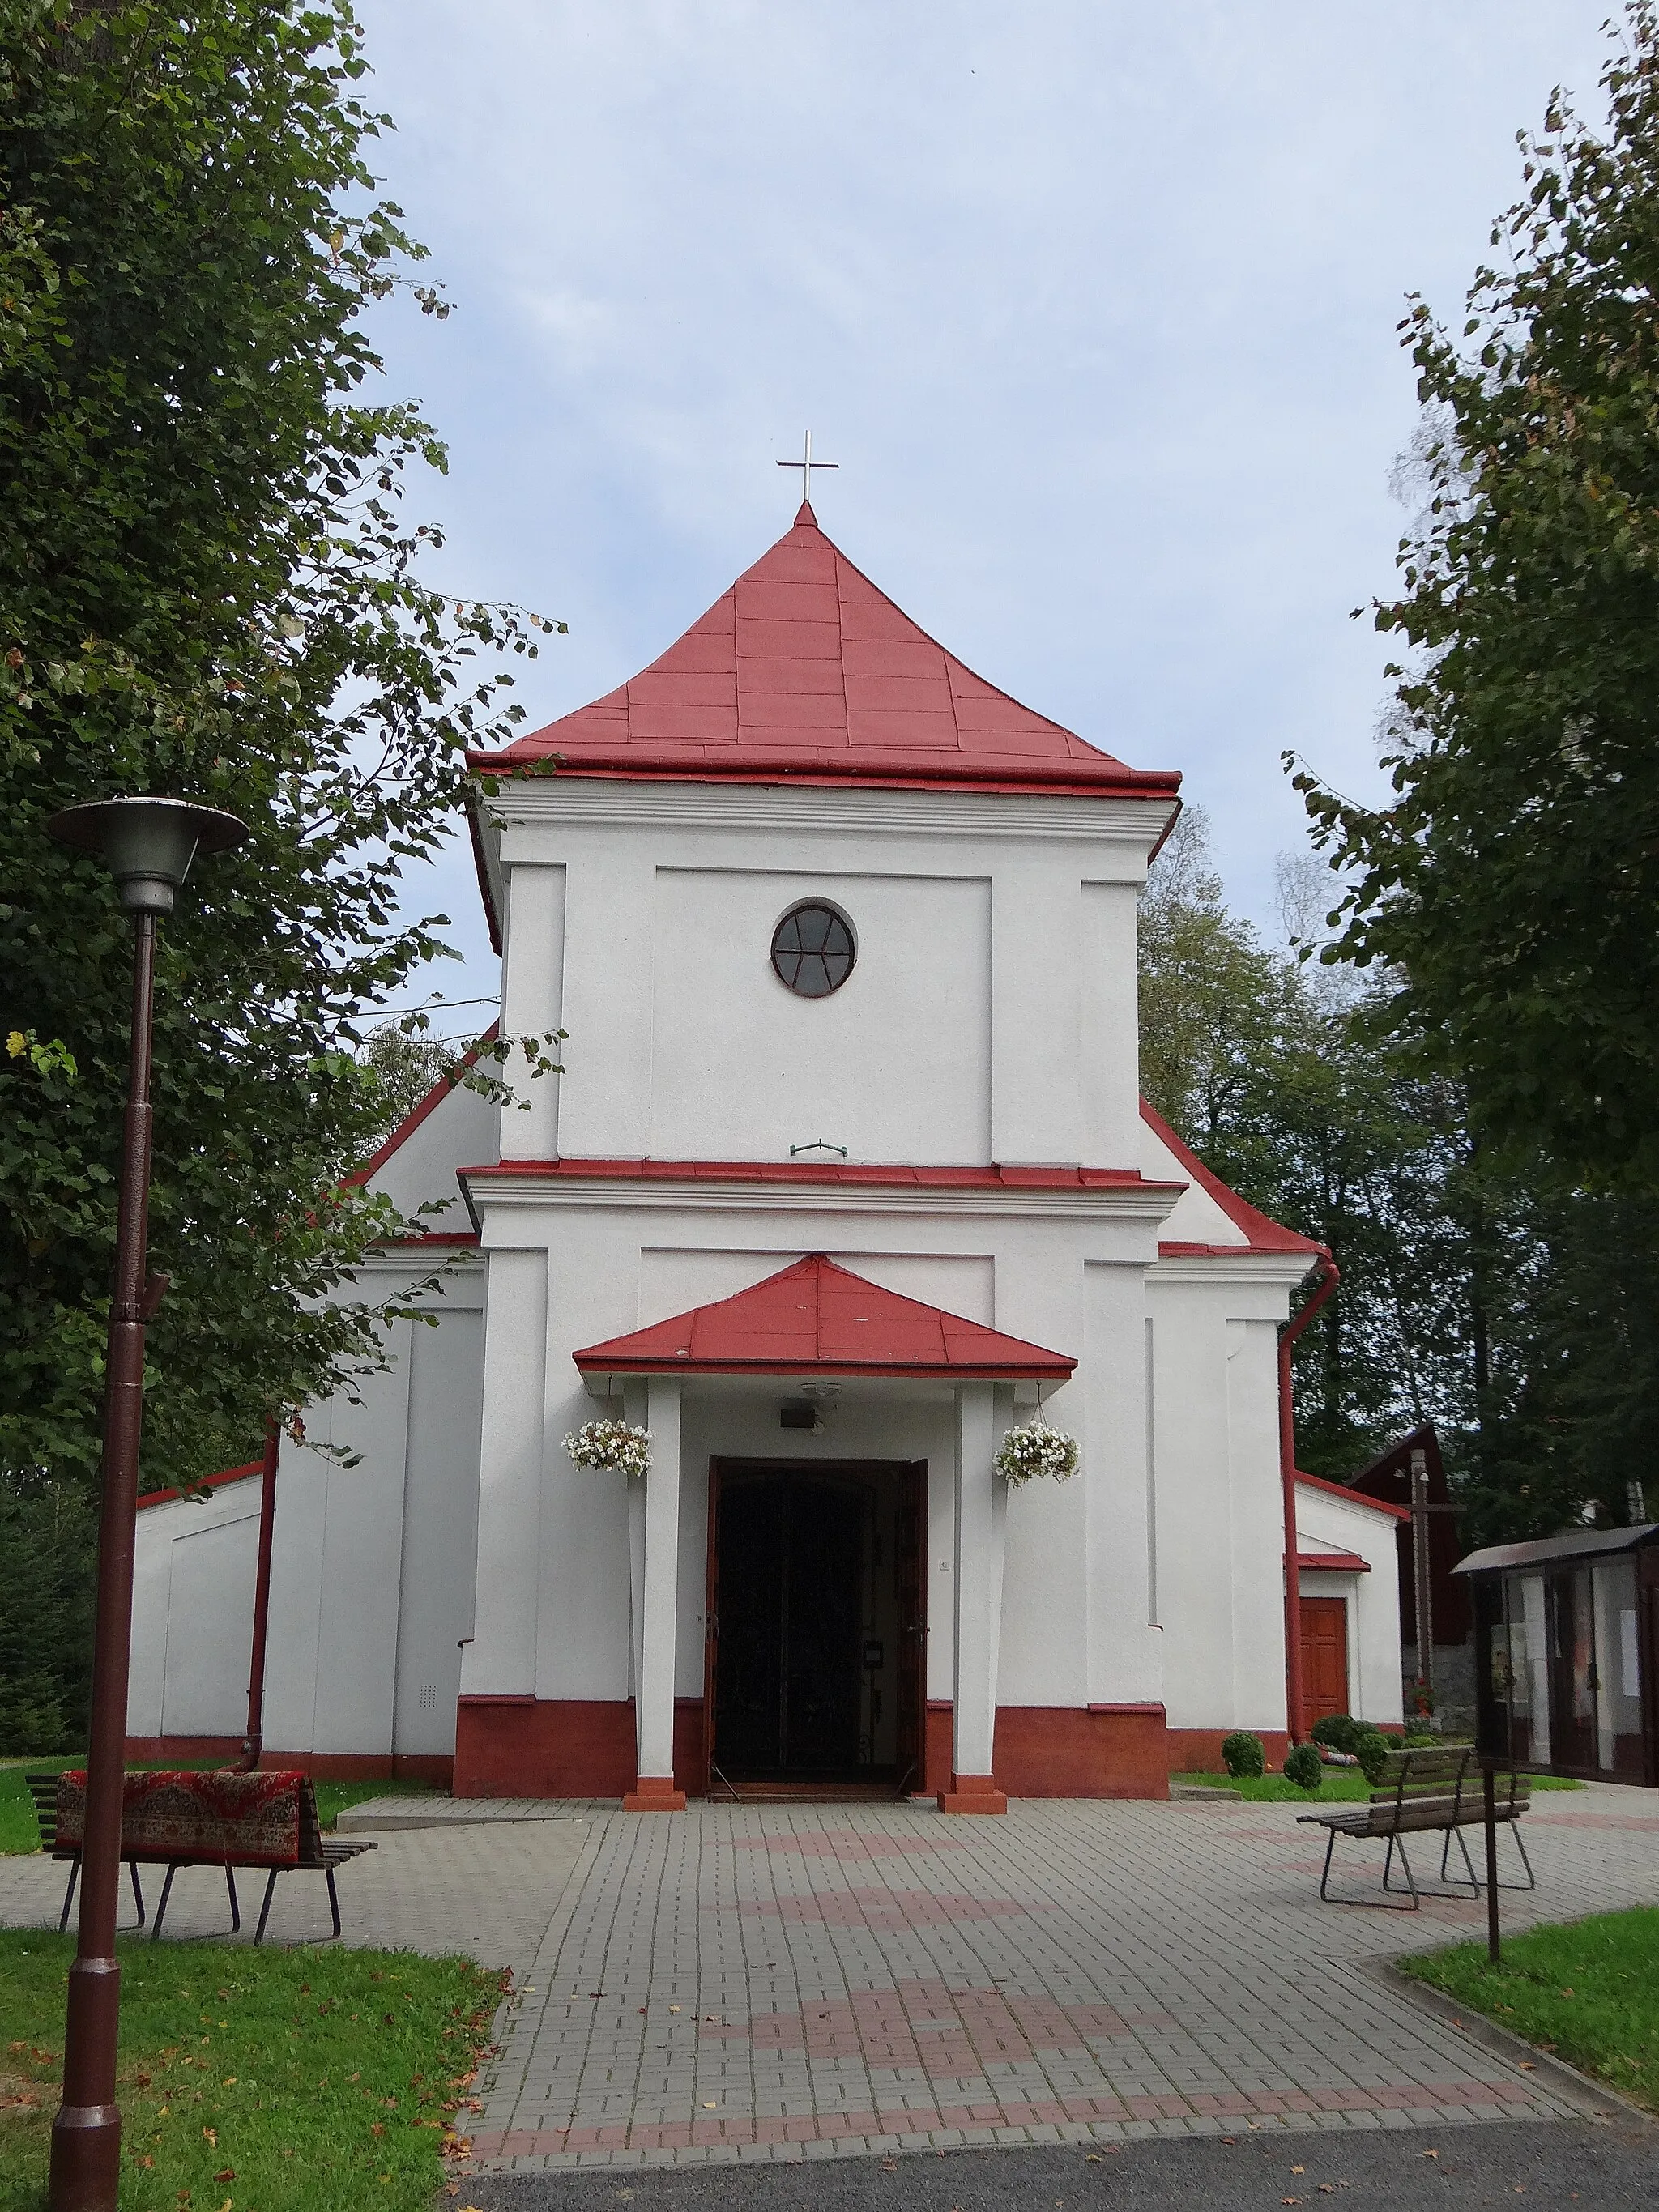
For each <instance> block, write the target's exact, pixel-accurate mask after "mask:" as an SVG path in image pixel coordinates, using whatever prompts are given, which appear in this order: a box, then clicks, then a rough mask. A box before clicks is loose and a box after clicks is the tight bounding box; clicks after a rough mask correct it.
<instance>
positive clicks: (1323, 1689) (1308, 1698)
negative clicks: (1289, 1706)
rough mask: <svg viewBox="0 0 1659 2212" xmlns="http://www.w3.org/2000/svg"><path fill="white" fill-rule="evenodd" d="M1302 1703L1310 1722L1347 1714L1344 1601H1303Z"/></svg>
mask: <svg viewBox="0 0 1659 2212" xmlns="http://www.w3.org/2000/svg"><path fill="white" fill-rule="evenodd" d="M1302 1701H1303V1704H1304V1706H1305V1708H1306V1716H1305V1717H1306V1719H1307V1720H1308V1722H1309V1723H1313V1722H1314V1721H1322V1720H1325V1719H1328V1717H1329V1716H1330V1715H1331V1714H1332V1713H1346V1711H1348V1601H1347V1600H1346V1598H1342V1597H1304V1599H1303V1601H1302Z"/></svg>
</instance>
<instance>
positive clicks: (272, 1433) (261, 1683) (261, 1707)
mask: <svg viewBox="0 0 1659 2212" xmlns="http://www.w3.org/2000/svg"><path fill="white" fill-rule="evenodd" d="M282 1449H283V1436H282V1431H281V1430H280V1429H279V1428H278V1427H277V1426H276V1423H275V1422H274V1421H271V1422H269V1423H267V1425H266V1427H265V1457H264V1467H263V1468H262V1469H261V1471H260V1473H261V1480H260V1488H259V1564H258V1568H257V1569H256V1571H255V1573H254V1578H253V1650H252V1654H251V1656H250V1658H249V1661H248V1676H247V1734H246V1735H245V1736H244V1737H243V1739H242V1759H241V1770H240V1771H242V1772H243V1773H244V1774H252V1771H253V1770H254V1769H255V1768H256V1767H257V1766H258V1764H259V1753H261V1752H262V1751H263V1750H264V1719H265V1628H266V1626H267V1624H268V1622H269V1620H270V1539H271V1532H272V1530H273V1528H275V1526H276V1462H277V1460H278V1458H279V1457H280V1456H281V1454H282Z"/></svg>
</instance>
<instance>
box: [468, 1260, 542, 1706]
mask: <svg viewBox="0 0 1659 2212" xmlns="http://www.w3.org/2000/svg"><path fill="white" fill-rule="evenodd" d="M483 1372H484V1382H483V1433H482V1436H481V1438H480V1442H479V1448H478V1567H477V1594H476V1597H475V1600H474V1607H473V1622H472V1641H471V1643H470V1644H468V1645H467V1647H466V1649H465V1651H464V1652H463V1654H462V1657H461V1695H462V1697H463V1699H466V1698H474V1697H493V1698H507V1699H514V1698H528V1697H533V1695H534V1694H535V1689H536V1612H537V1603H538V1595H539V1578H540V1572H541V1522H542V1456H543V1445H544V1430H545V1426H546V1409H545V1393H546V1376H547V1254H546V1253H545V1252H544V1251H542V1252H514V1251H505V1250H496V1251H492V1252H491V1253H490V1255H489V1288H488V1290H487V1291H486V1293H485V1304H484V1360H483Z"/></svg>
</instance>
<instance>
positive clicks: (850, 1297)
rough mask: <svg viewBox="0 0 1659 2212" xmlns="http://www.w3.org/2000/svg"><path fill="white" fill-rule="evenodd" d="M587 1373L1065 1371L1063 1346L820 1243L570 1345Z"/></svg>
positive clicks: (996, 1378) (1033, 1376)
mask: <svg viewBox="0 0 1659 2212" xmlns="http://www.w3.org/2000/svg"><path fill="white" fill-rule="evenodd" d="M575 1358H576V1364H577V1366H578V1367H579V1368H580V1370H581V1371H582V1373H583V1374H584V1375H606V1374H609V1375H647V1374H649V1375H668V1374H674V1373H677V1372H681V1371H684V1372H689V1373H691V1374H702V1375H802V1374H809V1373H810V1374H817V1375H927V1376H942V1377H945V1378H946V1379H948V1380H950V1381H952V1382H957V1383H987V1382H990V1383H1025V1382H1032V1381H1036V1382H1048V1383H1064V1382H1066V1380H1067V1379H1068V1378H1069V1377H1070V1376H1071V1375H1072V1373H1073V1370H1074V1369H1075V1368H1076V1366H1077V1362H1076V1360H1075V1359H1071V1358H1067V1357H1066V1354H1065V1353H1064V1352H1048V1351H1045V1350H1044V1349H1043V1347H1042V1346H1041V1345H1040V1344H1025V1343H1024V1342H1022V1341H1021V1340H1020V1339H1019V1338H1018V1337H1017V1336H1004V1335H1003V1334H1001V1332H1000V1330H997V1329H994V1328H983V1327H981V1324H980V1323H979V1322H974V1321H963V1318H962V1317H961V1316H960V1315H959V1314H949V1313H944V1312H941V1311H940V1310H939V1307H937V1306H929V1305H924V1304H922V1303H921V1299H920V1298H905V1297H900V1296H899V1295H898V1293H897V1292H896V1291H884V1290H881V1289H879V1288H878V1285H876V1284H874V1283H870V1282H866V1280H865V1279H864V1277H863V1276H862V1275H855V1274H854V1273H852V1271H851V1269H850V1268H847V1267H837V1266H836V1262H835V1261H833V1260H827V1259H825V1258H824V1256H823V1254H822V1253H819V1252H814V1253H811V1254H809V1255H808V1256H807V1257H806V1258H805V1259H804V1260H797V1261H795V1263H794V1265H793V1267H785V1268H784V1269H783V1270H782V1271H781V1273H778V1274H775V1275H769V1276H768V1278H767V1279H766V1280H765V1281H764V1282H763V1283H757V1284H755V1285H754V1286H753V1287H752V1288H751V1289H750V1290H746V1291H738V1293H737V1295H736V1297H730V1298H721V1299H720V1302H719V1303H718V1304H715V1305H708V1306H696V1307H694V1308H693V1309H692V1310H691V1311H690V1313H684V1314H676V1315H675V1316H674V1318H673V1319H672V1320H671V1321H659V1322H656V1323H654V1324H653V1327H651V1328H640V1329H635V1331H634V1332H633V1334H631V1335H629V1336H613V1337H611V1339H610V1340H609V1341H608V1342H606V1343H604V1344H591V1345H589V1346H587V1348H586V1350H585V1351H582V1352H577V1354H576V1355H575Z"/></svg>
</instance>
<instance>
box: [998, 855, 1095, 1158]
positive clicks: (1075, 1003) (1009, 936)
mask: <svg viewBox="0 0 1659 2212" xmlns="http://www.w3.org/2000/svg"><path fill="white" fill-rule="evenodd" d="M1083 919H1084V916H1083V885H1082V882H1081V879H1080V877H1079V873H1078V871H1077V865H1076V862H1075V860H1074V859H1073V855H1072V854H1071V853H1070V852H1069V851H1067V850H1065V849H1060V850H1047V849H1045V850H1042V851H1038V852H1031V853H1021V854H1017V855H1015V856H1014V857H1013V858H1012V859H1010V860H1006V861H1004V862H1003V863H1001V864H1000V865H999V866H998V869H997V872H996V876H995V878H994V881H993V883H992V886H991V1157H992V1158H993V1159H994V1160H1000V1161H1001V1162H1003V1163H1004V1164H1009V1165H1023V1166H1027V1167H1034V1166H1054V1165H1061V1166H1071V1167H1075V1166H1076V1165H1077V1164H1079V1162H1080V1161H1081V1160H1082V1159H1083V1157H1084V1154H1083V1116H1082V1113H1081V1109H1080V1102H1079V1091H1078V1072H1079V1047H1080V1045H1081V1042H1082V1040H1081V1036H1080V1029H1081V1013H1082V1008H1081V995H1080V986H1079V965H1080V963H1079V957H1078V956H1079V936H1080V933H1081V929H1082V925H1083ZM1113 1164H1115V1163H1113Z"/></svg>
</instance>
